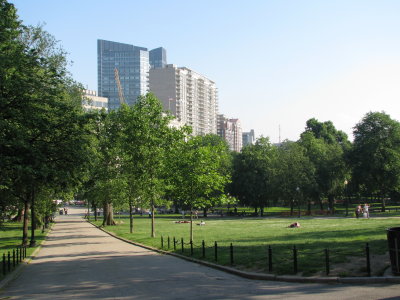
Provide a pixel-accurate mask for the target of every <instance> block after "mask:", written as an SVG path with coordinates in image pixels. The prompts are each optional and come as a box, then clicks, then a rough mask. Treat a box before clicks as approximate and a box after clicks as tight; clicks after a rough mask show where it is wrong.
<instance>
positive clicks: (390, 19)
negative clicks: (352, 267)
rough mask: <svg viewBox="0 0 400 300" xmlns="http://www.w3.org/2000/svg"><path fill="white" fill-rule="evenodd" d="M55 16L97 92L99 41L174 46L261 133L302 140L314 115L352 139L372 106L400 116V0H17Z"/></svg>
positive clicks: (79, 70)
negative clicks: (354, 129)
mask: <svg viewBox="0 0 400 300" xmlns="http://www.w3.org/2000/svg"><path fill="white" fill-rule="evenodd" d="M10 2H12V3H14V4H15V6H16V7H17V9H18V14H19V16H20V18H21V19H22V20H23V21H24V23H25V24H31V25H37V24H39V23H46V25H45V29H46V30H47V31H48V32H50V33H51V34H52V35H54V36H55V37H56V39H58V40H59V41H60V44H61V45H62V46H63V48H64V49H65V50H66V51H67V52H68V53H69V59H70V60H71V61H73V65H72V66H71V68H70V70H71V72H72V74H73V76H74V78H75V79H76V80H77V81H79V82H81V83H82V84H84V85H85V86H88V87H89V89H93V90H97V50H96V40H97V39H106V40H112V41H117V42H122V43H128V44H133V45H136V46H142V47H147V48H149V49H153V48H156V47H160V46H162V47H164V48H166V49H167V57H168V63H173V64H176V65H178V66H186V67H188V68H191V69H193V70H195V71H197V72H199V73H201V74H203V75H205V76H207V77H208V78H210V79H212V80H214V81H215V82H216V84H217V86H218V89H219V112H220V113H223V114H225V115H226V116H227V117H232V118H239V119H240V120H241V122H242V127H243V130H244V131H248V130H250V129H254V130H255V132H256V135H257V136H260V135H263V136H268V137H270V139H271V141H272V142H278V140H279V127H280V128H281V139H282V140H284V139H291V140H297V139H298V138H299V134H300V133H301V132H302V131H303V130H304V127H305V123H306V121H307V120H308V119H309V118H312V117H314V118H316V119H318V120H320V121H328V120H331V121H332V122H333V123H334V125H335V126H336V128H337V129H340V130H343V131H345V132H346V133H347V134H348V135H349V137H350V138H352V127H354V126H355V125H356V123H358V122H359V121H360V120H361V119H362V117H363V116H364V115H365V114H366V113H367V112H369V111H385V112H386V113H388V114H390V115H391V117H392V118H394V119H397V120H399V119H400V17H399V16H400V1H397V0H396V1H387V0H376V1H368V0H362V1H352V0H346V1H340V0H336V1H333V0H332V1H328V0H326V1H324V0H317V1H305V0H304V1H302V0H291V1H289V0H280V1H278V0H276V1H268V0H259V1H257V0H247V1H243V0H242V1H238V0H236V1H235V0H230V1H226V0H202V1H188V0H169V1H166V0H158V1H157V0H153V1H136V0H134V1H133V0H112V1H111V0H68V1H61V0H35V1H28V0H10Z"/></svg>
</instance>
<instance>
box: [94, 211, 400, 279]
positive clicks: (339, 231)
mask: <svg viewBox="0 0 400 300" xmlns="http://www.w3.org/2000/svg"><path fill="white" fill-rule="evenodd" d="M200 219H201V218H200ZM200 219H199V220H200ZM176 220H182V218H181V216H178V215H175V216H168V215H159V216H157V218H156V234H157V237H156V238H150V219H149V218H148V217H145V216H143V217H140V216H135V219H134V227H135V229H134V233H133V234H130V233H129V219H128V217H127V216H117V217H116V221H117V223H118V224H119V225H117V226H108V227H107V228H106V229H107V230H109V231H111V232H114V233H116V234H117V235H119V236H121V237H124V238H127V239H130V240H133V241H136V242H139V243H142V244H146V245H150V246H153V247H157V248H160V247H161V236H163V239H164V249H165V250H168V249H167V248H168V246H167V239H168V237H170V248H169V251H174V249H173V242H172V241H173V238H174V237H175V238H176V240H178V242H179V243H178V244H177V249H176V250H175V252H177V253H182V252H181V251H182V250H181V244H180V241H181V238H183V240H184V252H183V253H184V254H185V255H188V256H189V255H190V246H189V244H188V242H189V226H190V224H177V223H175V222H174V221H176ZM294 221H299V222H300V224H301V228H287V226H288V225H289V224H291V223H293V222H294ZM205 222H206V225H205V226H196V225H194V226H193V228H194V254H193V256H194V257H196V258H201V257H202V247H201V244H202V240H204V241H205V244H206V258H205V259H206V260H209V261H212V262H213V261H215V258H214V248H213V247H214V242H215V241H217V242H218V263H219V264H222V265H230V251H229V246H230V243H232V244H233V249H234V250H233V252H234V255H233V257H234V267H236V268H240V269H245V270H252V271H259V272H268V264H267V249H268V246H271V248H272V252H273V255H272V257H273V273H275V274H293V259H292V257H293V246H294V245H296V248H297V249H298V270H299V272H302V273H303V275H312V274H314V273H316V272H318V271H323V270H325V256H324V249H326V248H328V249H329V251H330V261H331V264H336V263H340V262H345V261H346V260H347V259H348V258H349V257H357V256H359V257H365V246H366V243H369V246H370V251H371V254H373V255H378V254H384V253H386V252H387V240H386V229H387V228H388V227H396V226H400V219H399V218H396V217H376V218H374V217H372V218H371V219H355V218H310V217H301V218H300V219H294V218H242V219H240V218H226V217H224V218H208V219H205ZM195 223H199V221H197V220H196V221H195ZM97 224H98V225H100V224H101V222H100V221H98V222H97ZM385 267H387V266H383V265H382V270H383V269H384V268H385ZM382 270H372V271H373V274H380V273H381V272H382ZM349 275H351V274H349Z"/></svg>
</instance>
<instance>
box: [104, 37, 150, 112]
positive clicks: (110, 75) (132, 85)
mask: <svg viewBox="0 0 400 300" xmlns="http://www.w3.org/2000/svg"><path fill="white" fill-rule="evenodd" d="M149 69H150V64H149V52H148V51H147V48H143V47H137V46H133V45H128V44H123V43H117V42H111V41H105V40H97V71H98V93H99V96H101V97H107V98H108V107H109V109H110V110H112V109H116V108H118V107H119V106H120V97H119V93H118V86H117V80H116V78H115V71H116V70H118V75H119V81H120V83H121V90H122V92H123V96H124V98H125V102H126V103H127V104H128V105H132V104H133V103H135V102H136V99H137V98H138V96H140V95H145V94H146V93H147V92H148V91H149Z"/></svg>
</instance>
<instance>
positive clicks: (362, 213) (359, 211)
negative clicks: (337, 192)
mask: <svg viewBox="0 0 400 300" xmlns="http://www.w3.org/2000/svg"><path fill="white" fill-rule="evenodd" d="M355 213H356V218H357V219H358V218H359V217H364V218H369V205H368V204H367V203H365V204H364V206H361V204H359V205H357V207H356V211H355Z"/></svg>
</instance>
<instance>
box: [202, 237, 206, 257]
mask: <svg viewBox="0 0 400 300" xmlns="http://www.w3.org/2000/svg"><path fill="white" fill-rule="evenodd" d="M205 244H206V243H205V242H204V240H203V241H202V242H201V247H202V250H203V258H205V257H206V245H205Z"/></svg>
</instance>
